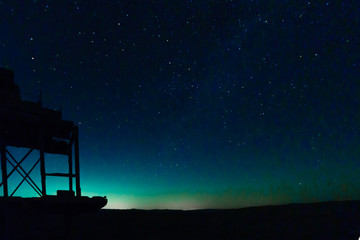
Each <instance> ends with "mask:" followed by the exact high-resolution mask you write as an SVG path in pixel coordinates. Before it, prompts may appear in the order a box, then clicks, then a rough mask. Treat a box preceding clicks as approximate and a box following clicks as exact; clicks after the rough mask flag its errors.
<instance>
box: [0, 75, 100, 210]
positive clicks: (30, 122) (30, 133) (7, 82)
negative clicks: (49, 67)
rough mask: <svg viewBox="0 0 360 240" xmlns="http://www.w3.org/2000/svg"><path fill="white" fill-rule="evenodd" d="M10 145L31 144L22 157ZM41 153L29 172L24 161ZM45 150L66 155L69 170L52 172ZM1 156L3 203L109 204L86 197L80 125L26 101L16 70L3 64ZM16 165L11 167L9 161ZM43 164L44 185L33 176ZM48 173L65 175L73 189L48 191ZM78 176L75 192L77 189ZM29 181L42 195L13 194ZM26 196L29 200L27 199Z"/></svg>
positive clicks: (0, 84) (96, 206)
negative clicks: (12, 183)
mask: <svg viewBox="0 0 360 240" xmlns="http://www.w3.org/2000/svg"><path fill="white" fill-rule="evenodd" d="M8 146H13V147H20V148H27V149H28V152H27V154H26V155H25V156H24V157H23V158H22V159H21V160H20V161H18V160H16V159H15V157H14V156H13V155H12V154H11V153H10V151H9V150H8V149H7V147H8ZM34 150H35V151H37V152H38V153H39V159H38V160H37V161H36V163H35V164H34V166H33V167H32V168H31V169H30V170H29V171H28V172H27V171H25V170H24V169H23V168H22V166H21V164H22V163H23V162H24V160H25V159H26V158H28V156H29V155H30V154H31V153H32V152H33V151H34ZM45 153H52V154H61V155H66V156H67V158H68V172H66V173H48V172H46V170H45V163H46V162H47V159H45ZM0 156H1V173H2V182H1V184H0V187H1V186H2V187H3V197H0V207H1V204H3V205H4V204H5V205H6V204H7V203H9V202H11V203H14V202H15V203H19V204H22V205H24V202H25V201H26V202H27V203H26V204H30V205H31V206H33V205H34V206H35V205H36V206H38V207H42V206H47V207H50V208H61V209H64V208H65V209H66V208H81V209H84V210H86V209H89V210H91V209H100V208H102V207H103V206H105V205H106V204H107V199H106V198H103V197H92V198H89V197H82V196H81V188H80V168H79V137H78V127H77V126H76V125H75V124H74V122H72V121H67V120H63V119H61V112H60V111H57V110H52V109H47V108H43V107H42V105H41V102H40V101H39V102H38V103H34V102H28V101H22V100H21V97H20V90H19V87H18V86H17V85H16V84H15V83H14V73H13V72H12V71H10V70H7V69H3V68H0ZM9 164H10V165H11V167H12V169H11V171H9V170H10V169H8V167H9V166H8V165H9ZM38 164H40V176H41V187H39V186H38V185H37V184H36V183H35V181H34V180H33V179H32V178H31V177H30V173H31V172H32V171H33V169H34V168H35V167H36V166H37V165H38ZM73 168H74V169H73ZM15 171H17V172H18V173H19V174H20V175H21V176H22V181H21V182H20V183H19V185H18V186H17V187H16V188H15V189H14V190H13V191H12V192H11V193H9V188H8V178H9V177H10V176H11V175H12V174H13V173H14V172H15ZM47 177H65V178H68V181H69V190H61V191H58V192H57V196H49V195H47V193H46V178H47ZM73 180H75V192H76V196H75V193H74V191H73V185H74V184H73ZM24 181H26V182H27V183H28V184H29V185H30V186H31V187H32V188H33V189H34V191H35V192H36V193H37V194H38V195H39V197H37V198H19V197H13V196H14V194H15V193H16V191H17V190H18V188H19V187H20V186H21V185H22V183H23V182H24ZM25 199H26V200H25Z"/></svg>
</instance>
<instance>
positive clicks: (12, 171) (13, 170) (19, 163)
mask: <svg viewBox="0 0 360 240" xmlns="http://www.w3.org/2000/svg"><path fill="white" fill-rule="evenodd" d="M33 150H34V149H30V151H29V152H28V153H27V154H26V155H25V156H24V157H23V158H22V159H21V160H20V162H18V163H17V164H16V166H15V167H14V168H13V169H12V170H11V172H10V173H9V174H8V175H7V176H6V179H8V178H9V177H10V176H11V175H12V174H13V173H14V172H15V170H16V169H17V168H18V167H19V166H20V165H21V163H22V162H23V161H24V160H25V159H26V158H27V157H28V156H29V155H30V153H31V152H32V151H33ZM18 172H19V171H18ZM19 174H20V173H19ZM3 184H4V183H3V182H2V183H0V187H1V186H2V185H3Z"/></svg>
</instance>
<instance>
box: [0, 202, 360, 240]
mask: <svg viewBox="0 0 360 240" xmlns="http://www.w3.org/2000/svg"><path fill="white" fill-rule="evenodd" d="M359 206H360V201H347V202H327V203H314V204H293V205H284V206H268V207H253V208H244V209H236V210H200V211H167V210H159V211H142V210H100V211H99V212H93V213H66V212H64V211H61V212H57V213H49V212H43V213H36V214H35V213H34V212H32V211H31V210H27V211H23V210H22V211H15V212H14V211H13V212H12V213H8V212H3V213H2V216H1V220H0V221H1V227H0V239H354V240H355V239H356V240H357V239H359V236H360V208H359Z"/></svg>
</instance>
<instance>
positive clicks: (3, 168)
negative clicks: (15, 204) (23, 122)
mask: <svg viewBox="0 0 360 240" xmlns="http://www.w3.org/2000/svg"><path fill="white" fill-rule="evenodd" d="M0 148H1V149H0V152H1V153H0V154H1V172H2V182H3V185H4V197H8V196H9V192H8V182H7V169H6V148H5V146H4V145H1V146H0Z"/></svg>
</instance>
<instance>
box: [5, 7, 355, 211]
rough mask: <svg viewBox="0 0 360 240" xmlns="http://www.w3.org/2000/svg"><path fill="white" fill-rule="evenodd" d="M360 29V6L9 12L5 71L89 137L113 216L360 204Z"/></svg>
mask: <svg viewBox="0 0 360 240" xmlns="http://www.w3.org/2000/svg"><path fill="white" fill-rule="evenodd" d="M359 16H360V3H359V2H358V1H275V0H274V1H265V0H264V1H249V0H247V1H180V0H179V1H111V0H107V1H104V0H103V1H94V0H90V1H81V0H80V1H39V0H37V1H21V2H20V1H17V2H15V1H0V31H1V34H0V66H1V67H6V68H10V69H12V70H14V71H15V81H16V83H17V84H19V85H20V88H21V93H22V98H23V99H25V100H32V101H37V99H38V96H39V94H38V89H39V88H40V89H41V90H42V101H43V104H44V106H46V107H49V108H57V109H58V108H59V107H62V111H63V117H64V118H65V119H69V120H74V121H75V122H76V123H77V124H78V125H79V127H80V150H81V152H80V154H81V166H82V169H81V170H82V171H81V179H82V188H83V192H84V193H85V194H88V195H107V196H108V197H109V200H110V202H109V207H112V208H129V207H131V208H185V209H189V208H205V207H212V208H214V207H216V208H228V207H241V206H249V205H266V204H279V203H288V202H307V201H326V200H340V199H359V198H360V188H359V187H358V186H359V179H360V178H359V177H360V175H359V174H360V172H359V165H360V162H359V157H360V139H359V128H360V114H359V109H360V108H359V107H360V100H359V96H360V95H359V94H360V91H359V90H360V71H359V65H360V47H359V46H360V45H359V44H360V30H359V29H360V23H359V21H360V19H359ZM60 163H61V160H59V161H58V162H56V161H54V163H53V165H51V164H50V165H49V166H48V167H49V168H60ZM54 184H55V187H60V188H61V187H62V185H61V184H60V185H57V184H56V183H54ZM65 186H66V185H65ZM24 188H25V187H24ZM23 191H25V192H26V190H23ZM29 194H30V193H29Z"/></svg>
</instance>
